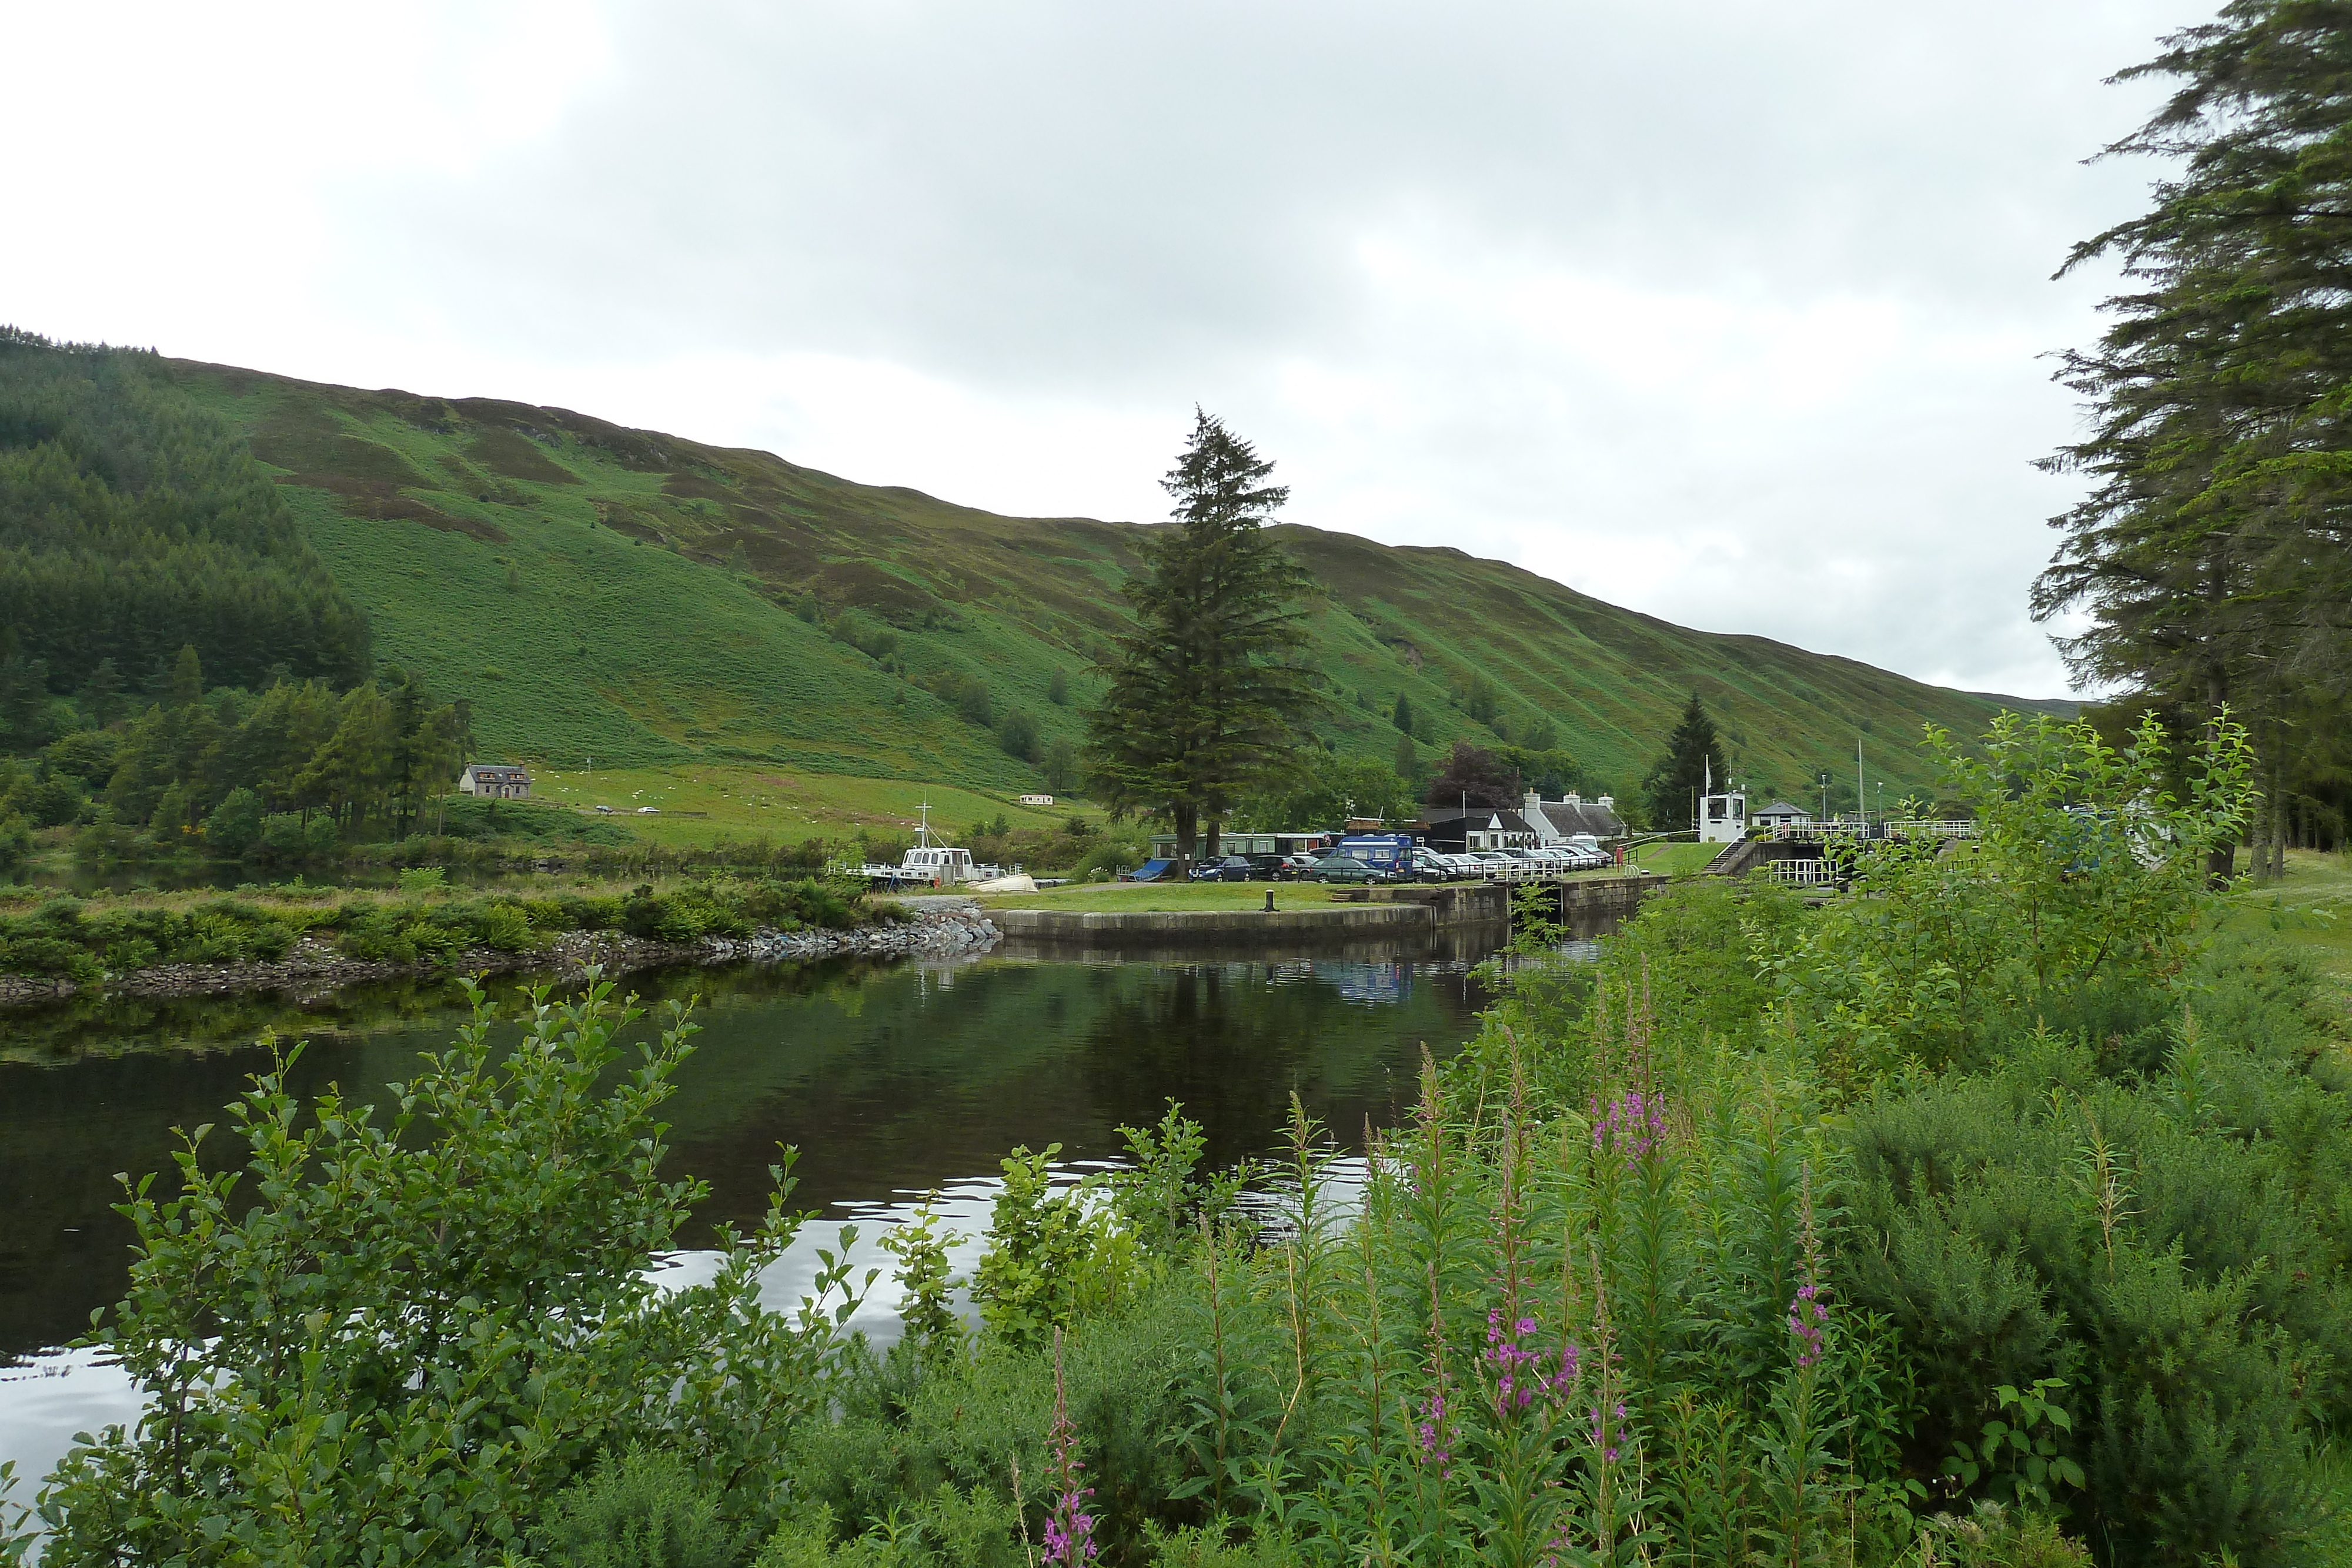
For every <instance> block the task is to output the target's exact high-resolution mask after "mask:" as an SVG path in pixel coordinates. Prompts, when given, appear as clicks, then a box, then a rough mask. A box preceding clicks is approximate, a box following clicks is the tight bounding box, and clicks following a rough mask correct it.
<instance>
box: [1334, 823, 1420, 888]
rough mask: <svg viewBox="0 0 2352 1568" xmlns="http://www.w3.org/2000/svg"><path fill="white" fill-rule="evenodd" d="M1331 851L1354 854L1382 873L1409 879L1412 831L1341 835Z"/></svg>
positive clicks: (1410, 872)
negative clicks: (1341, 837) (1342, 837)
mask: <svg viewBox="0 0 2352 1568" xmlns="http://www.w3.org/2000/svg"><path fill="white" fill-rule="evenodd" d="M1332 853H1334V854H1342V855H1353V856H1355V857H1356V858H1357V859H1358V860H1360V861H1361V862H1364V863H1365V864H1366V865H1368V866H1370V868H1371V869H1372V870H1373V871H1375V872H1377V873H1380V874H1381V875H1382V876H1385V877H1394V878H1398V879H1400V880H1402V881H1407V882H1410V881H1411V880H1412V834H1411V833H1351V834H1349V836H1348V837H1346V838H1344V839H1341V840H1340V841H1339V844H1338V846H1337V847H1336V848H1335V849H1333V850H1332Z"/></svg>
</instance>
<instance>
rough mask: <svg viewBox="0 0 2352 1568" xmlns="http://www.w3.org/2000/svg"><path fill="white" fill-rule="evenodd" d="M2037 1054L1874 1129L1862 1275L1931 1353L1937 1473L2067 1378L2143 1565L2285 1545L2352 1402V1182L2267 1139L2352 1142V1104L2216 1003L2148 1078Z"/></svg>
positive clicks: (1862, 1167) (1862, 1205) (2106, 1511)
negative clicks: (2001, 1405) (2277, 1061)
mask: <svg viewBox="0 0 2352 1568" xmlns="http://www.w3.org/2000/svg"><path fill="white" fill-rule="evenodd" d="M2015 1051H2016V1055H2015V1057H2014V1059H2013V1060H2012V1061H2011V1062H2010V1063H2009V1064H2007V1065H2005V1066H2004V1067H2003V1068H2001V1069H2000V1070H1999V1071H1994V1072H1991V1073H1988V1074H1983V1075H1976V1076H1955V1077H1951V1078H1948V1079H1944V1080H1940V1081H1936V1082H1928V1083H1925V1084H1922V1085H1920V1086H1918V1087H1916V1089H1913V1090H1912V1091H1910V1092H1906V1093H1903V1094H1899V1095H1895V1096H1893V1097H1890V1098H1888V1099H1886V1100H1885V1101H1884V1102H1882V1103H1874V1104H1871V1105H1866V1106H1864V1107H1862V1108H1860V1109H1858V1110H1857V1111H1856V1112H1855V1113H1854V1114H1853V1122H1852V1132H1851V1137H1852V1142H1853V1149H1854V1151H1855V1155H1856V1163H1857V1171H1858V1175H1859V1176H1860V1178H1861V1187H1860V1194H1861V1196H1860V1197H1859V1198H1858V1200H1857V1202H1856V1205H1855V1218H1856V1220H1857V1222H1858V1223H1859V1224H1860V1225H1861V1226H1862V1228H1863V1235H1864V1238H1865V1240H1864V1245H1862V1246H1859V1247H1857V1248H1855V1249H1853V1252H1852V1254H1851V1260H1850V1264H1849V1269H1850V1272H1849V1275H1848V1280H1849V1285H1848V1289H1849V1291H1850V1292H1851V1294H1852V1295H1853V1299H1854V1300H1855V1301H1858V1302H1860V1303H1862V1304H1864V1305H1866V1306H1869V1307H1872V1308H1874V1309H1875V1310H1878V1311H1881V1312H1885V1313H1886V1314H1887V1315H1888V1317H1889V1318H1890V1319H1891V1320H1892V1321H1893V1322H1895V1324H1896V1326H1897V1327H1898V1328H1899V1329H1900V1331H1901V1332H1902V1333H1903V1336H1904V1341H1905V1343H1906V1345H1907V1346H1908V1347H1909V1348H1910V1351H1911V1354H1912V1357H1913V1364H1914V1367H1915V1369H1916V1373H1917V1375H1918V1378H1919V1384H1920V1390H1921V1395H1922V1398H1923V1406H1924V1407H1923V1413H1922V1419H1921V1421H1920V1423H1919V1426H1918V1427H1917V1428H1916V1431H1915V1433H1914V1435H1913V1437H1912V1439H1911V1449H1912V1453H1913V1458H1914V1463H1916V1464H1917V1465H1918V1466H1920V1467H1922V1468H1923V1469H1930V1470H1933V1469H1939V1468H1942V1467H1943V1464H1944V1460H1945V1458H1946V1457H1947V1456H1948V1455H1951V1454H1953V1453H1954V1452H1955V1450H1956V1448H1957V1445H1958V1443H1960V1442H1962V1441H1965V1440H1969V1439H1972V1438H1974V1437H1975V1436H1976V1434H1977V1432H1978V1429H1979V1427H1981V1426H1982V1425H1983V1424H1984V1423H1985V1422H1986V1421H1987V1420H1988V1419H1992V1418H1996V1417H1997V1416H1999V1414H2000V1412H1998V1411H1997V1409H1996V1408H1995V1405H1996V1402H1995V1401H1994V1399H1993V1397H1992V1396H1993V1393H1994V1389H1995V1385H2012V1386H2015V1387H2020V1388H2021V1387H2025V1386H2027V1385H2029V1384H2032V1383H2033V1382H2035V1381H2036V1380H2039V1379H2042V1378H2055V1379H2059V1380H2061V1381H2063V1383H2065V1384H2066V1385H2069V1386H2070V1387H2072V1388H2073V1389H2074V1390H2077V1391H2078V1392H2076V1393H2074V1395H2073V1396H2070V1397H2067V1398H2065V1400H2064V1404H2065V1406H2067V1407H2069V1409H2070V1411H2071V1416H2072V1422H2071V1425H2072V1434H2071V1442H2070V1444H2069V1445H2068V1451H2069V1452H2070V1453H2071V1455H2072V1457H2073V1458H2074V1459H2075V1460H2076V1461H2077V1462H2078V1463H2079V1464H2080V1465H2081V1467H2082V1469H2083V1470H2084V1472H2086V1474H2087V1480H2086V1483H2085V1486H2084V1491H2083V1494H2082V1505H2083V1507H2084V1509H2085V1511H2087V1513H2088V1515H2089V1517H2090V1519H2091V1521H2093V1523H2094V1526H2095V1531H2096V1533H2097V1535H2098V1537H2099V1538H2100V1539H2103V1540H2105V1541H2108V1542H2112V1543H2113V1545H2114V1548H2115V1550H2116V1552H2117V1553H2118V1555H2119V1558H2120V1560H2124V1561H2130V1562H2146V1563H2184V1564H2186V1563H2194V1562H2197V1561H2200V1559H2201V1558H2203V1557H2205V1556H2207V1555H2210V1554H2213V1553H2218V1552H2224V1551H2227V1552H2231V1553H2234V1554H2235V1555H2236V1557H2237V1559H2238V1560H2239V1561H2241V1562H2244V1563H2257V1562H2266V1561H2272V1560H2273V1553H2274V1552H2276V1550H2277V1543H2278V1542H2279V1541H2280V1540H2281V1539H2282V1538H2283V1537H2284V1536H2287V1535H2290V1534H2292V1533H2293V1532H2294V1531H2295V1530H2297V1529H2299V1528H2301V1526H2302V1525H2303V1523H2305V1521H2307V1520H2308V1519H2309V1518H2310V1517H2311V1513H2310V1511H2311V1508H2312V1475H2311V1470H2310V1460H2309V1454H2308V1448H2309V1437H2310V1434H2311V1433H2312V1431H2313V1430H2314V1429H2315V1426H2317V1425H2318V1424H2319V1422H2320V1421H2321V1420H2324V1419H2326V1418H2327V1417H2329V1416H2336V1417H2338V1418H2340V1416H2341V1415H2342V1413H2343V1412H2344V1411H2345V1409H2346V1391H2347V1383H2346V1378H2345V1374H2344V1371H2343V1369H2344V1367H2345V1366H2346V1364H2347V1357H2352V1291H2347V1284H2346V1277H2345V1272H2344V1265H2345V1260H2346V1247H2347V1242H2346V1240H2345V1239H2343V1238H2342V1236H2341V1235H2340V1234H2339V1233H2338V1229H2337V1227H2336V1225H2335V1223H2334V1216H2335V1215H2336V1214H2338V1213H2340V1212H2341V1207H2340V1206H2341V1205H2342V1203H2343V1201H2344V1196H2345V1195H2344V1188H2343V1186H2342V1177H2341V1176H2336V1175H2334V1174H2333V1173H2332V1172H2328V1171H2326V1170H2320V1171H2314V1170H2312V1169H2311V1168H2309V1167H2308V1166H2305V1165H2303V1163H2302V1162H2300V1161H2298V1160H2297V1158H2296V1157H2295V1155H2294V1152H2293V1150H2294V1147H2295V1144H2290V1143H2288V1142H2287V1141H2285V1140H2283V1139H2279V1138H2277V1137H2275V1136H2272V1135H2268V1134H2272V1132H2273V1129H2274V1128H2279V1127H2283V1126H2284V1127H2292V1128H2294V1129H2296V1133H2295V1141H2296V1143H2297V1144H2301V1145H2304V1146H2305V1147H2316V1146H2322V1145H2335V1144H2340V1141H2341V1140H2342V1139H2343V1138H2344V1137H2345V1136H2346V1135H2347V1123H2352V1116H2347V1107H2346V1106H2345V1104H2344V1103H2343V1099H2344V1097H2343V1096H2342V1095H2340V1094H2333V1093H2329V1092H2326V1091H2325V1090H2323V1089H2321V1088H2319V1087H2318V1086H2317V1085H2315V1084H2312V1083H2310V1082H2297V1078H2298V1075H2297V1074H2296V1073H2295V1072H2294V1071H2293V1070H2291V1069H2282V1068H2277V1067H2268V1068H2265V1067H2263V1066H2262V1065H2261V1064H2259V1063H2256V1062H2254V1061H2252V1060H2251V1059H2250V1058H2249V1057H2248V1056H2247V1055H2246V1054H2245V1053H2243V1052H2240V1051H2235V1050H2233V1049H2232V1048H2231V1047H2230V1046H2229V1045H2228V1044H2227V1043H2226V1042H2224V1041H2221V1040H2218V1039H2213V1038H2209V1037H2202V1036H2200V1032H2199V1031H2198V1030H2197V1029H2196V1027H2195V1024H2194V1019H2193V1015H2190V1016H2189V1018H2187V1019H2184V1020H2183V1022H2182V1023H2181V1024H2180V1025H2179V1028H2178V1030H2177V1031H2176V1036H2175V1043H2174V1047H2173V1050H2172V1051H2171V1053H2170V1057H2169V1060H2170V1062H2171V1067H2170V1070H2169V1071H2168V1072H2166V1073H2164V1074H2162V1075H2160V1076H2158V1077H2156V1078H2154V1079H2152V1080H2148V1081H2146V1082H2107V1081H2104V1080H2102V1079H2101V1077H2100V1076H2099V1071H2098V1065H2099V1063H2098V1059H2097V1056H2096V1055H2095V1053H2094V1051H2092V1050H2090V1049H2089V1048H2088V1047H2087V1046H2086V1045H2084V1044H2082V1043H2079V1042H2074V1041H2065V1040H2056V1039H2053V1038H2052V1037H2049V1036H2047V1035H2036V1036H2032V1037H2029V1038H2028V1039H2027V1040H2023V1041H2021V1042H2020V1043H2019V1045H2018V1046H2017V1047H2016V1048H2015ZM2225 1113H2226V1115H2227V1116H2228V1117H2229V1118H2230V1120H2228V1121H2225V1120H2224V1116H2225ZM2321 1128H2326V1129H2328V1131H2327V1132H2326V1133H2325V1134H2321V1133H2320V1132H2319V1129H2321ZM2315 1183H2316V1187H2315ZM2312 1197H2317V1198H2318V1200H2319V1201H2318V1202H2317V1204H2314V1203H2312V1202H2311V1198H2312ZM1989 1481H1990V1478H1988V1482H1989ZM1977 1495H1983V1493H1982V1491H1981V1490H1979V1491H1978V1493H1977ZM2056 1501H2058V1502H2060V1503H2061V1504H2063V1502H2064V1501H2065V1499H2064V1498H2063V1497H2061V1498H2058V1499H2056Z"/></svg>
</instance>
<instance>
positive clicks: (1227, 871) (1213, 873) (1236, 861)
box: [1192, 855, 1257, 882]
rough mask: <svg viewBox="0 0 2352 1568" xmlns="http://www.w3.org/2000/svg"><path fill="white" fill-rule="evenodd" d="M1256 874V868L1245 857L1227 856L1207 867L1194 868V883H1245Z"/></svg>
mask: <svg viewBox="0 0 2352 1568" xmlns="http://www.w3.org/2000/svg"><path fill="white" fill-rule="evenodd" d="M1256 874H1257V868H1256V867H1255V866H1254V865H1252V864H1250V862H1249V857H1248V856H1246V855H1227V856H1225V857H1224V858H1223V860H1220V861H1216V862H1212V863H1210V864H1208V865H1201V866H1194V867H1193V868H1192V880H1193V881H1194V882H1247V881H1249V880H1250V879H1251V878H1252V877H1254V876H1255V875H1256Z"/></svg>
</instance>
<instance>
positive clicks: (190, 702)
mask: <svg viewBox="0 0 2352 1568" xmlns="http://www.w3.org/2000/svg"><path fill="white" fill-rule="evenodd" d="M204 695H205V662H204V661H203V660H202V659H200V658H198V657H196V645H195V644H194V643H182V644H181V645H180V655H179V657H178V658H176V659H174V660H173V661H172V685H171V688H170V692H169V694H168V695H167V697H166V699H165V700H166V703H167V704H168V706H172V707H174V708H184V707H190V706H194V705H195V704H196V703H199V702H201V701H203V700H204Z"/></svg>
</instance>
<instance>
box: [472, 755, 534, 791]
mask: <svg viewBox="0 0 2352 1568" xmlns="http://www.w3.org/2000/svg"><path fill="white" fill-rule="evenodd" d="M457 789H458V792H459V793H460V794H465V795H484V796H488V797H489V798H490V799H492V800H522V799H524V798H525V797H527V796H529V795H530V774H528V773H526V772H524V771H523V770H522V769H521V768H516V767H512V766H510V765H509V764H506V763H499V762H469V763H467V765H466V771H465V772H463V773H461V774H459V775H458V776H457Z"/></svg>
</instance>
